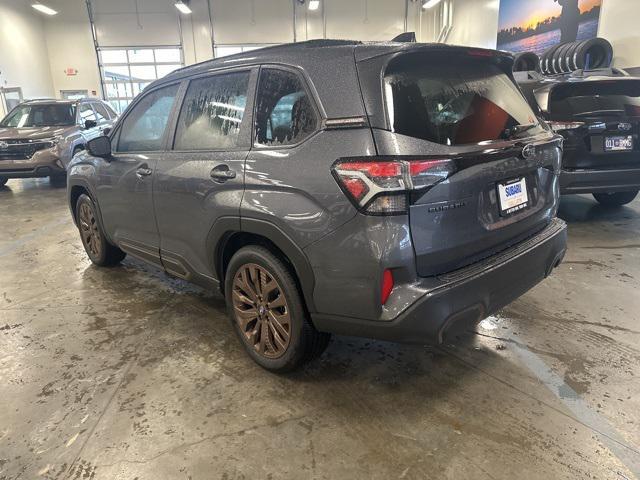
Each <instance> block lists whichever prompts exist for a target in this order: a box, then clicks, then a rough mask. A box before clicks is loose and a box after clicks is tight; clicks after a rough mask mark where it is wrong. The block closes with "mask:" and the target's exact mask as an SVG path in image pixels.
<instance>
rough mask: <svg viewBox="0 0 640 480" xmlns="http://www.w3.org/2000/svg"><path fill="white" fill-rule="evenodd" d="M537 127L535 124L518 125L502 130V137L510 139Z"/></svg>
mask: <svg viewBox="0 0 640 480" xmlns="http://www.w3.org/2000/svg"><path fill="white" fill-rule="evenodd" d="M538 125H540V124H539V123H537V122H534V123H524V124H520V125H514V126H513V127H509V128H505V129H504V136H505V137H506V138H511V137H513V136H515V135H517V134H519V133H523V132H526V131H528V130H531V129H532V128H536V127H537V126H538Z"/></svg>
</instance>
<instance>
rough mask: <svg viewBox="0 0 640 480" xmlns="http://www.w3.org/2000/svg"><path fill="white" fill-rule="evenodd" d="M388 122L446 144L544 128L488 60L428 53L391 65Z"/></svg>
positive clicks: (405, 131)
mask: <svg viewBox="0 0 640 480" xmlns="http://www.w3.org/2000/svg"><path fill="white" fill-rule="evenodd" d="M384 86H385V99H386V102H387V112H388V116H389V123H390V124H391V127H392V130H393V131H394V132H397V133H400V134H403V135H409V136H412V137H416V138H421V139H424V140H428V141H431V142H435V143H440V144H443V145H462V144H472V143H479V142H483V141H488V140H498V139H500V138H505V137H506V136H507V134H508V132H507V130H508V129H512V128H513V127H514V126H516V125H531V126H532V127H531V128H528V129H526V128H521V129H520V130H519V131H520V132H521V133H519V135H524V132H525V131H526V134H532V133H539V132H541V131H542V127H541V126H539V125H536V126H533V125H534V124H537V123H538V121H537V118H536V116H535V114H534V112H533V111H532V110H531V107H529V104H528V103H527V102H526V100H525V99H524V97H523V96H522V94H521V93H520V90H519V89H518V87H517V86H516V85H515V84H514V83H513V81H512V80H511V79H510V78H509V77H508V76H507V75H506V74H505V73H504V72H503V71H502V70H501V69H500V68H499V67H498V66H497V65H494V64H492V63H490V62H489V61H488V60H487V59H486V58H482V59H476V58H472V57H468V56H459V58H457V59H451V58H443V57H440V56H438V57H435V58H431V57H430V56H429V55H425V54H412V55H404V56H402V57H400V58H399V59H398V60H396V61H394V62H392V64H391V65H390V68H389V69H388V70H387V72H386V74H385V78H384Z"/></svg>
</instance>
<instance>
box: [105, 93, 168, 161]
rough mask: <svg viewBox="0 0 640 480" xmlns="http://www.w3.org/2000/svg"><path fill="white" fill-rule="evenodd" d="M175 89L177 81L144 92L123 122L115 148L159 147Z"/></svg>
mask: <svg viewBox="0 0 640 480" xmlns="http://www.w3.org/2000/svg"><path fill="white" fill-rule="evenodd" d="M177 92H178V85H177V84H176V85H171V86H168V87H164V88H159V89H158V90H154V91H153V92H151V93H148V94H147V95H145V96H144V97H143V98H142V99H141V100H140V101H139V102H138V103H137V104H136V105H135V106H134V107H133V110H131V112H129V114H128V115H127V117H126V118H125V119H124V122H122V127H121V128H120V139H119V141H118V150H117V151H118V152H148V151H154V150H160V149H161V148H162V138H163V136H164V131H165V129H166V127H167V122H168V121H169V115H170V114H171V108H172V107H173V102H174V100H175V98H176V93H177Z"/></svg>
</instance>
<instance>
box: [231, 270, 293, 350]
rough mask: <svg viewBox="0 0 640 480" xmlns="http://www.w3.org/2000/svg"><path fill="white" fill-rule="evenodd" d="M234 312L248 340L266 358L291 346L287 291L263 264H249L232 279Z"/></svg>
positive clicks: (244, 336) (246, 340)
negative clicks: (285, 292)
mask: <svg viewBox="0 0 640 480" xmlns="http://www.w3.org/2000/svg"><path fill="white" fill-rule="evenodd" d="M232 298H233V312H234V317H235V320H236V322H237V323H238V326H239V327H240V331H241V332H242V333H243V338H244V340H245V342H247V343H248V344H249V346H251V347H252V348H253V349H254V350H255V351H256V352H257V353H258V354H260V355H262V356H264V357H266V358H278V357H280V356H282V355H283V354H284V353H285V352H286V351H287V348H288V347H289V342H290V340H291V317H290V311H289V306H288V305H287V299H286V298H285V296H284V291H283V290H282V288H281V287H280V285H279V284H278V282H277V281H276V279H275V278H274V277H273V276H272V275H271V274H270V273H269V272H268V271H267V270H266V269H265V268H263V267H261V266H260V265H257V264H255V263H248V264H245V265H243V266H242V267H240V268H239V269H238V272H237V273H236V276H235V278H234V279H233V291H232Z"/></svg>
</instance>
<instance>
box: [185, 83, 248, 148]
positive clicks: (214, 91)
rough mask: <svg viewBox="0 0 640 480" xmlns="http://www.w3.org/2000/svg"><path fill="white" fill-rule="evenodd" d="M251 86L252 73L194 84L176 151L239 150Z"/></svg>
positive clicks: (191, 88) (186, 98)
mask: <svg viewBox="0 0 640 480" xmlns="http://www.w3.org/2000/svg"><path fill="white" fill-rule="evenodd" d="M248 85H249V72H240V73H229V74H226V75H217V76H214V77H207V78H201V79H198V80H193V81H192V82H191V83H190V84H189V89H188V90H187V95H186V96H185V99H184V103H183V104H182V110H181V112H180V118H179V120H178V129H177V131H176V139H175V142H174V149H175V150H207V149H226V148H234V147H236V146H238V136H239V134H240V125H241V124H242V118H243V117H244V111H245V106H246V103H247V88H248Z"/></svg>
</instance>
